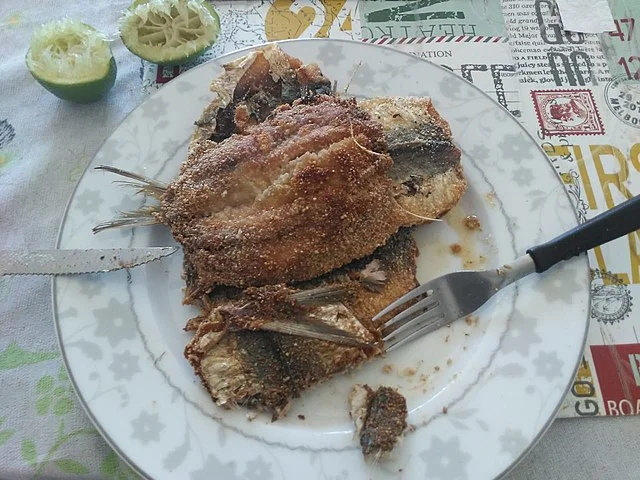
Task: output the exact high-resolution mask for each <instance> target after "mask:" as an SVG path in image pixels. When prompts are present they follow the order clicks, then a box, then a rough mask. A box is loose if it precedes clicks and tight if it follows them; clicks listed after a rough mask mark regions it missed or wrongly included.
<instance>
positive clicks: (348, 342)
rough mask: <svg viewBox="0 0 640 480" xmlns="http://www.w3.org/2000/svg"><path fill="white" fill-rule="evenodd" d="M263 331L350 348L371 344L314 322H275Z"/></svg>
mask: <svg viewBox="0 0 640 480" xmlns="http://www.w3.org/2000/svg"><path fill="white" fill-rule="evenodd" d="M262 330H269V331H271V332H278V333H284V334H287V335H298V336H300V337H308V338H315V339H317V340H325V341H327V342H332V343H338V344H341V345H345V346H349V347H365V346H370V344H369V343H367V342H365V341H364V340H362V339H360V338H358V337H356V336H355V335H353V334H352V333H350V332H347V331H345V330H341V329H339V328H336V327H333V326H331V325H327V324H325V323H322V322H318V321H314V320H309V321H305V322H304V323H301V322H281V321H273V322H268V323H265V324H264V325H262Z"/></svg>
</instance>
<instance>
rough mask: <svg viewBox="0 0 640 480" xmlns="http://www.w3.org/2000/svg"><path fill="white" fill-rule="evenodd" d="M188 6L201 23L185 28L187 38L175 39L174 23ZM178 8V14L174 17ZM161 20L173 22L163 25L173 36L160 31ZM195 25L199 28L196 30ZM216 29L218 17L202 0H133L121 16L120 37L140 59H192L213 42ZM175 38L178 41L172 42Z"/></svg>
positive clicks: (169, 62) (173, 62) (168, 61)
mask: <svg viewBox="0 0 640 480" xmlns="http://www.w3.org/2000/svg"><path fill="white" fill-rule="evenodd" d="M178 7H179V8H178ZM188 7H192V8H191V9H190V10H191V11H192V12H193V13H197V15H198V19H197V21H198V22H199V23H200V25H199V26H198V27H195V28H193V26H191V27H190V28H189V29H186V30H188V31H186V32H185V34H184V35H185V36H187V37H188V38H180V39H176V38H175V36H176V35H175V33H174V32H175V31H180V30H181V28H180V26H179V25H175V23H177V20H178V19H179V18H180V16H182V18H181V20H184V15H185V12H187V14H188V11H187V10H188V9H189V8H188ZM178 11H179V15H178V17H175V14H176V12H178ZM191 20H194V19H193V18H191ZM162 22H165V25H166V22H171V23H172V25H171V27H165V28H166V30H167V32H170V34H171V36H172V38H170V39H169V40H167V38H168V37H169V36H170V35H169V34H168V35H166V36H164V35H163V32H162V30H163V26H162ZM187 23H190V22H187ZM183 24H184V23H183ZM198 29H199V30H200V31H198V32H195V30H198ZM183 31H185V29H183ZM219 33H220V17H219V16H218V14H217V12H216V11H215V9H214V8H213V7H212V6H211V5H210V4H209V3H207V2H205V1H202V0H135V1H134V2H133V3H132V4H131V5H130V6H129V8H128V9H127V10H125V12H124V13H123V16H122V17H121V18H120V38H121V39H122V42H123V43H124V45H125V47H127V49H128V50H129V51H130V52H131V53H133V54H134V55H136V56H138V57H140V58H142V59H143V60H146V61H148V62H151V63H155V64H158V65H165V66H174V65H183V64H186V63H189V62H192V61H193V60H195V59H196V58H198V57H199V56H200V55H202V54H203V53H204V52H205V51H206V50H207V49H208V48H210V47H211V46H212V45H213V44H214V43H215V42H216V40H217V38H218V35H219ZM167 42H168V43H170V44H168V43H167ZM178 42H181V43H180V44H179V45H175V43H178Z"/></svg>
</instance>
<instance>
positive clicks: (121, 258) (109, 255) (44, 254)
mask: <svg viewBox="0 0 640 480" xmlns="http://www.w3.org/2000/svg"><path fill="white" fill-rule="evenodd" d="M177 250H178V248H177V247H145V248H107V249H83V250H36V251H22V250H0V275H74V274H82V273H102V272H111V271H114V270H120V269H122V268H132V267H135V266H137V265H142V264H144V263H148V262H151V261H153V260H157V259H159V258H162V257H166V256H168V255H171V254H172V253H174V252H176V251H177Z"/></svg>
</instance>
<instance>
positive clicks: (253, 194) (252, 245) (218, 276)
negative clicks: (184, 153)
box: [158, 96, 466, 300]
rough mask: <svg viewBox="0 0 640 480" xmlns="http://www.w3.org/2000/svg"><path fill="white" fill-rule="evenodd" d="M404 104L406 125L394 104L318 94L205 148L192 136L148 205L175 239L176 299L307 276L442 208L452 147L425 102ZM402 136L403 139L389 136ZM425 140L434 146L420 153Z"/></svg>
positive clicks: (459, 182)
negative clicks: (372, 106)
mask: <svg viewBox="0 0 640 480" xmlns="http://www.w3.org/2000/svg"><path fill="white" fill-rule="evenodd" d="M381 102H384V99H383V100H381ZM389 102H392V103H393V105H394V108H396V109H403V108H404V107H403V106H402V105H400V103H399V102H400V101H399V100H397V99H389ZM410 107H411V110H408V111H409V112H413V115H414V117H415V118H416V122H415V123H414V122H412V123H411V124H410V125H409V126H407V125H405V124H402V123H400V122H398V120H397V118H396V116H397V115H396V114H395V113H393V112H394V110H390V111H391V112H392V113H391V114H390V115H384V114H380V115H379V118H371V116H370V115H369V113H367V112H366V111H365V110H364V109H362V108H360V107H358V105H357V104H356V102H355V100H354V99H340V98H337V97H331V96H321V97H317V98H314V99H311V100H308V101H304V102H303V101H297V102H294V105H293V106H292V107H289V106H281V107H279V108H278V109H276V111H275V112H274V114H273V115H272V116H270V117H269V118H267V119H266V120H265V121H264V122H262V123H260V124H257V125H255V126H251V127H247V128H246V130H245V132H244V134H242V135H234V136H232V137H230V138H229V139H227V140H224V141H222V142H221V143H219V144H217V145H215V147H210V146H209V145H206V144H199V145H196V146H195V147H194V148H193V149H192V150H191V152H190V154H189V158H188V159H187V160H186V162H185V163H184V164H183V166H182V169H181V173H180V175H179V177H178V178H177V179H176V180H174V181H173V182H172V183H170V184H169V185H168V187H167V189H166V192H165V193H164V195H163V196H162V198H161V208H160V213H159V214H158V218H159V220H160V221H161V222H162V223H165V224H166V225H168V226H169V227H170V228H171V231H172V234H173V236H174V238H175V239H176V240H177V241H178V242H180V244H181V245H182V246H183V250H184V253H185V260H186V264H187V279H188V285H189V287H190V292H189V295H188V296H187V300H189V299H190V298H194V297H197V296H199V295H201V294H203V293H206V292H207V291H209V290H210V289H211V288H212V287H214V286H216V285H232V286H239V287H246V286H259V285H267V284H276V283H282V282H290V281H304V280H308V279H310V278H313V277H316V276H318V275H322V274H324V273H326V272H328V271H331V270H333V269H335V268H338V267H340V266H342V265H344V264H346V263H348V262H350V261H351V260H353V259H356V258H360V257H363V256H366V255H368V254H370V253H371V252H372V251H373V250H374V249H375V248H377V247H379V246H381V245H382V244H384V242H385V241H386V240H387V239H388V238H389V237H390V236H391V235H392V234H393V233H395V232H396V231H397V230H398V229H399V228H400V227H402V226H408V225H413V224H418V223H424V222H425V221H428V219H430V218H431V219H433V218H438V217H440V216H441V215H443V214H444V213H446V212H447V211H448V210H449V209H450V208H452V207H453V206H454V205H455V204H456V202H457V201H458V199H459V198H460V196H461V195H462V193H463V192H464V188H465V186H466V183H465V181H464V178H463V177H462V172H461V167H460V164H459V155H460V152H459V150H457V148H456V147H455V146H454V145H453V143H451V139H450V136H449V134H448V130H447V129H446V128H445V127H446V123H445V122H444V121H443V120H441V119H440V117H439V116H438V117H436V116H433V115H432V114H430V113H429V110H428V108H429V107H431V103H430V102H429V101H428V99H426V100H421V99H415V100H413V101H412V103H411V105H410ZM367 108H369V107H368V106H367ZM376 108H378V110H379V109H380V107H379V106H378V107H376ZM421 109H422V110H424V111H422V110H421ZM431 109H432V107H431ZM403 111H404V110H403ZM383 113H384V112H383ZM405 123H406V122H405ZM429 129H431V130H432V131H433V132H434V133H433V135H429ZM385 130H386V132H385ZM409 135H411V136H412V138H413V143H412V144H409V143H408V142H405V143H400V142H399V141H396V140H397V139H398V140H399V139H401V138H405V137H407V136H409ZM436 137H437V138H436ZM390 141H391V145H392V146H393V148H394V150H392V152H389V153H393V152H395V153H397V154H398V162H397V164H395V163H394V161H393V160H392V157H390V156H389V154H388V153H387V152H388V144H389V142H390ZM447 142H448V143H447ZM433 145H436V146H437V147H438V148H440V147H442V145H444V146H445V147H443V148H441V151H440V152H436V153H434V154H433V155H431V156H430V154H429V153H428V152H427V151H428V150H429V149H430V148H432V147H433ZM411 152H413V153H411ZM422 157H425V158H422ZM434 159H435V160H434ZM429 162H432V163H434V162H435V163H438V165H437V166H434V167H432V168H431V171H429V169H428V168H427V167H425V166H424V165H423V164H424V163H429ZM445 168H446V169H445ZM394 176H395V178H394ZM403 203H405V204H406V205H407V206H403V205H402V204H403ZM425 217H427V218H425Z"/></svg>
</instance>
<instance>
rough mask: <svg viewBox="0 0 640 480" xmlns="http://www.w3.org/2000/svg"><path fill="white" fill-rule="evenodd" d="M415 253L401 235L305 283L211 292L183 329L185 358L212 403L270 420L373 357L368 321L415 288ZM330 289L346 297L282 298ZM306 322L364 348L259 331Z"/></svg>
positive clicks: (373, 331)
mask: <svg viewBox="0 0 640 480" xmlns="http://www.w3.org/2000/svg"><path fill="white" fill-rule="evenodd" d="M417 254H418V251H417V248H416V245H415V242H414V240H413V237H412V235H411V232H410V230H409V229H402V230H401V231H400V232H398V233H397V234H396V235H394V236H393V237H392V239H391V240H390V241H389V242H388V243H387V244H386V245H385V246H383V247H380V248H378V249H377V250H376V251H375V252H374V253H373V254H372V255H370V256H368V257H366V258H363V259H361V260H358V261H355V262H352V263H350V264H349V265H347V266H345V267H343V268H340V269H338V270H336V271H333V272H331V273H329V274H327V275H324V276H322V277H320V278H317V279H314V280H312V281H309V282H303V283H300V284H296V285H293V286H291V287H279V288H274V287H259V288H251V289H247V290H245V291H242V290H239V289H228V288H227V289H222V290H223V292H222V293H220V292H216V291H214V292H213V293H212V295H211V296H212V301H211V302H210V303H209V305H208V307H207V308H205V311H204V312H203V314H202V315H201V316H200V317H198V318H197V319H194V320H193V321H190V322H189V324H188V325H187V329H189V330H195V331H196V333H195V336H194V338H193V339H192V340H191V342H189V344H188V345H187V346H186V348H185V356H186V358H187V359H188V360H189V362H190V363H191V365H192V366H193V367H194V369H195V372H196V373H197V374H198V376H200V378H201V380H202V383H203V384H204V386H205V387H206V388H207V390H208V391H209V393H210V394H211V396H212V398H213V399H214V400H215V402H216V403H217V404H218V405H220V406H222V407H225V408H234V407H237V406H244V407H247V408H253V409H258V410H263V411H268V412H271V413H272V414H273V418H274V419H277V418H278V417H280V416H282V415H284V414H285V413H286V411H287V409H288V406H289V404H290V402H291V400H292V399H293V398H295V397H298V396H299V394H300V392H301V391H303V390H305V389H307V388H310V387H312V386H313V385H315V384H318V383H320V382H322V381H324V380H326V379H327V378H329V377H330V376H331V375H334V374H336V373H339V372H344V371H346V370H349V369H352V368H354V367H357V366H358V365H360V364H362V363H363V362H365V361H366V360H368V359H369V358H371V357H372V356H375V355H377V354H379V353H380V350H379V349H378V348H377V347H376V342H377V341H378V340H379V334H378V331H377V329H376V327H375V326H374V325H372V324H371V318H372V317H373V316H374V315H375V314H376V313H377V312H379V311H380V310H381V309H382V308H383V307H384V306H386V305H388V304H389V303H390V302H391V301H392V300H394V299H395V298H398V297H399V296H401V295H403V294H404V293H406V292H407V291H409V290H411V289H412V288H415V287H416V286H417V281H416V277H415V274H416V263H415V258H416V256H417ZM372 265H375V267H373V268H372ZM381 274H382V275H383V277H382V276H381ZM336 286H343V287H344V289H345V291H346V294H345V295H343V296H342V297H341V298H340V299H339V300H336V299H329V300H326V301H324V300H320V301H319V302H318V303H317V304H313V303H312V304H309V303H308V302H300V304H297V303H298V302H295V301H291V300H287V297H286V296H283V293H285V294H289V293H291V292H293V293H296V292H297V293H300V292H303V293H304V292H305V291H308V290H310V289H318V288H326V287H336ZM303 314H304V315H306V318H305V317H304V316H303ZM309 317H311V318H312V320H313V321H318V322H323V323H325V324H327V325H331V326H335V327H338V328H340V329H342V330H346V331H348V332H351V333H352V334H353V335H354V336H356V337H357V338H360V339H362V341H363V342H367V343H368V345H367V346H362V347H349V346H343V345H339V344H336V343H333V342H328V341H324V340H316V339H313V338H305V337H300V336H297V335H289V334H284V333H278V332H273V331H267V330H263V329H262V327H263V326H264V325H265V324H268V323H269V322H272V321H274V320H277V321H281V322H292V323H296V322H304V321H308V319H309Z"/></svg>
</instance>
